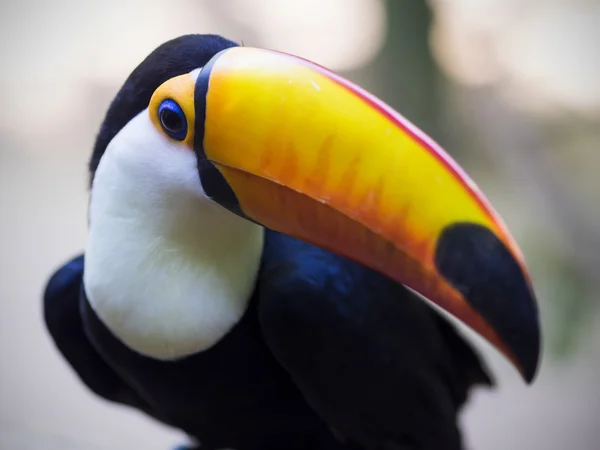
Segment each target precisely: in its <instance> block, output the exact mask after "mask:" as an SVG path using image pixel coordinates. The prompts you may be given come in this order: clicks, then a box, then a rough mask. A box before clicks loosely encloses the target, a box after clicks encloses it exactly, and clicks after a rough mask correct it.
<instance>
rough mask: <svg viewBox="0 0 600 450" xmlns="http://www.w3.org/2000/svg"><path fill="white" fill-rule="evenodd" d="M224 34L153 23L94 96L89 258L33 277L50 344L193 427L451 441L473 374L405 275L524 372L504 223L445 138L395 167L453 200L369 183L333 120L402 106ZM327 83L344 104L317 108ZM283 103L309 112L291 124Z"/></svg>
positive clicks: (360, 444) (97, 380) (517, 275)
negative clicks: (408, 167)
mask: <svg viewBox="0 0 600 450" xmlns="http://www.w3.org/2000/svg"><path fill="white" fill-rule="evenodd" d="M238 49H239V48H238ZM232 50H235V44H234V43H232V42H230V41H226V40H224V39H222V38H217V37H214V36H185V37H183V38H180V39H177V40H174V41H170V42H169V43H167V44H165V45H163V46H161V47H159V49H157V50H156V51H155V52H153V53H152V54H151V55H150V56H149V57H148V59H146V61H144V62H143V63H142V64H141V65H140V66H139V67H138V68H137V69H136V70H135V71H134V72H133V74H132V75H131V76H130V78H129V79H128V81H127V82H126V83H125V85H124V87H123V88H122V89H121V91H120V92H119V94H118V95H117V97H116V99H115V101H114V102H113V104H112V105H111V107H110V109H109V111H108V114H107V117H106V119H105V122H104V124H103V127H102V128H101V132H100V134H99V136H98V140H97V143H96V147H95V150H94V154H93V156H92V161H91V170H92V178H93V184H92V194H91V203H90V237H89V242H88V245H87V248H86V253H85V262H84V257H83V256H81V257H78V258H75V259H74V260H73V261H71V262H69V263H68V264H66V265H65V266H63V267H62V268H61V269H59V270H58V271H57V272H56V273H55V275H54V276H53V277H52V278H51V280H50V282H49V283H48V286H47V288H46V294H45V317H46V323H47V326H48V329H49V331H50V333H51V335H52V337H53V339H54V341H55V343H56V345H57V346H58V348H59V349H60V351H61V352H62V354H63V355H64V357H65V358H66V359H67V360H68V362H69V363H70V364H71V366H72V367H73V368H74V369H75V371H76V372H77V373H78V374H79V376H80V377H81V379H82V380H83V381H84V382H85V383H86V384H87V385H88V386H89V387H90V388H91V389H92V390H93V391H94V392H96V393H97V394H99V395H100V396H102V397H104V398H106V399H108V400H111V401H116V402H119V403H123V404H127V405H130V406H133V407H135V408H137V409H140V410H142V411H144V412H146V413H147V414H149V415H151V416H152V417H154V418H156V419H157V420H160V421H162V422H164V423H167V424H170V425H172V426H174V427H177V428H180V429H182V430H184V431H185V432H187V433H188V434H189V435H190V436H192V437H194V438H196V439H198V440H199V441H200V444H201V445H202V447H201V448H203V449H204V448H206V449H208V450H211V449H217V448H235V449H237V450H258V449H263V450H268V449H289V450H292V449H298V450H300V449H323V450H325V449H335V448H340V449H342V448H345V449H351V448H369V449H436V450H445V449H447V450H454V449H460V448H461V438H460V432H459V429H458V425H457V414H458V413H459V411H460V408H461V406H462V404H463V403H464V401H465V400H466V397H467V394H468V391H469V389H470V388H471V387H472V386H474V385H476V384H483V385H485V384H487V385H489V384H491V382H490V379H489V377H488V375H487V373H486V371H485V370H484V368H483V367H482V365H481V363H480V361H479V359H478V357H477V356H476V354H475V353H474V352H473V351H472V350H471V349H470V347H469V346H468V345H467V344H466V343H465V342H464V341H463V340H462V338H461V337H460V336H459V335H458V334H457V333H456V331H455V330H454V328H453V327H451V326H450V325H449V323H447V322H446V321H445V320H444V319H442V318H441V316H439V315H438V313H437V312H434V311H433V310H432V309H431V308H430V307H429V306H428V305H427V304H426V303H425V302H423V301H422V300H421V299H420V298H419V297H418V296H417V295H416V294H414V293H413V292H412V291H411V290H409V289H407V288H406V287H405V286H403V284H407V285H408V286H409V287H411V288H413V289H415V290H417V291H418V292H420V293H421V294H423V295H425V296H427V297H428V298H430V299H431V300H432V301H434V302H436V303H438V304H440V306H442V307H443V308H445V309H446V310H448V311H449V312H450V313H453V314H454V315H456V316H457V317H459V318H461V319H462V320H463V321H465V322H466V323H468V324H469V325H471V326H472V327H473V328H474V329H476V330H477V331H479V332H480V333H481V334H482V335H484V336H485V337H487V338H488V339H489V340H490V341H491V342H492V343H494V344H495V345H496V346H497V347H498V348H499V349H500V350H501V351H503V352H504V353H505V354H506V355H507V356H508V357H509V358H510V359H511V360H513V362H515V364H516V365H517V367H519V369H520V370H521V371H522V373H523V374H524V376H525V377H526V378H527V379H531V378H532V377H533V374H534V371H535V368H536V366H537V358H538V352H539V337H538V333H539V330H538V325H537V311H536V310H535V304H534V303H533V299H532V297H531V295H532V294H531V292H530V287H529V284H528V280H527V277H526V275H524V272H523V270H524V269H523V263H522V261H521V259H520V256H519V255H518V250H516V247H515V244H514V243H513V242H512V241H511V240H510V237H508V235H507V232H506V231H505V229H504V228H503V226H502V225H501V224H500V223H499V222H498V221H497V218H496V217H495V216H494V215H493V213H492V212H491V210H490V209H489V207H488V206H487V204H486V203H484V200H482V197H481V196H479V194H478V193H477V192H475V191H474V188H473V186H472V185H471V184H470V182H468V181H465V180H466V176H464V175H463V174H462V173H461V172H460V171H459V170H458V169H457V168H455V167H454V166H453V165H452V163H450V162H448V161H447V160H446V159H444V158H445V157H440V156H436V158H441V159H437V160H430V159H427V158H428V157H427V158H426V159H423V162H422V164H420V165H418V166H415V167H418V169H416V170H413V172H414V173H416V174H419V173H420V172H421V171H423V172H424V173H429V172H428V171H430V173H433V174H434V178H433V179H434V180H435V181H436V183H438V184H440V186H442V187H443V189H442V190H441V191H440V195H441V196H450V197H449V199H450V200H453V202H454V203H452V206H449V205H450V203H447V202H446V203H443V202H442V203H439V204H437V203H436V202H437V200H435V198H436V197H431V198H430V199H429V200H428V199H427V193H426V189H425V186H426V185H422V186H423V189H424V190H420V191H419V195H420V196H421V201H422V206H418V205H417V206H416V209H415V210H414V211H415V212H416V213H417V215H416V216H415V215H411V210H410V209H407V207H410V204H409V203H406V204H401V203H400V204H397V205H396V204H395V202H396V201H397V200H398V201H399V200H401V199H402V198H403V195H411V194H410V190H408V189H406V188H402V187H401V186H400V185H399V187H397V188H394V189H396V191H395V193H394V195H393V196H392V197H390V199H392V203H389V201H384V200H382V198H385V197H386V195H387V194H386V192H387V191H386V189H387V187H388V186H392V185H394V183H396V182H397V181H396V179H394V178H386V177H388V175H386V174H385V173H384V172H381V167H379V166H377V167H376V166H369V167H367V166H365V164H370V163H369V162H368V161H367V160H366V158H364V156H362V154H361V153H360V152H361V151H362V150H361V148H360V145H359V144H360V139H362V138H363V135H356V136H353V137H352V139H351V140H350V141H349V143H343V142H338V141H337V139H338V137H341V136H343V133H341V131H340V130H341V129H342V128H341V127H342V125H341V123H342V122H343V121H344V120H350V119H351V118H352V117H353V114H354V113H356V114H358V116H357V117H359V118H363V117H364V118H365V120H366V121H367V122H368V123H369V124H370V125H369V126H368V127H367V128H366V134H364V136H365V138H368V137H369V136H371V135H373V136H379V137H380V139H381V140H386V139H396V138H394V137H393V134H394V133H396V131H395V128H394V127H393V126H392V125H390V122H388V120H391V121H394V120H398V119H395V118H394V117H392V116H391V115H390V114H391V113H389V112H386V110H384V109H383V107H382V106H380V105H379V106H378V105H377V104H375V103H374V102H375V100H373V99H372V98H371V97H368V96H367V95H366V94H362V93H359V92H358V91H352V89H354V88H352V87H351V86H350V85H349V84H344V83H346V82H345V81H343V80H341V79H338V78H336V77H335V76H334V75H333V74H330V73H329V72H326V71H325V69H322V68H318V66H307V64H309V63H306V62H304V61H303V60H296V59H291V57H287V56H285V57H282V56H277V55H276V54H273V53H270V52H265V53H262V52H261V51H257V50H254V49H247V50H246V49H241V50H240V51H238V50H235V51H232ZM236 52H237V53H236ZM282 58H283V59H282ZM288 58H290V59H288ZM306 77H308V78H306ZM332 80H333V82H334V83H333V84H331V85H329V84H328V83H330V82H332ZM255 81H256V83H255ZM305 82H306V86H305V85H304V83H305ZM265 86H267V87H268V88H269V89H271V88H270V86H272V90H266V91H264V92H263V91H261V89H263V87H265ZM323 92H326V94H323ZM348 92H350V93H351V94H353V96H348V95H349V94H348ZM321 95H328V96H330V97H328V98H327V100H328V101H326V102H324V103H323V104H322V106H320V105H321V103H320V101H321V100H320V98H321ZM223 96H225V97H223ZM312 96H314V97H312ZM357 99H358V100H357ZM329 100H331V101H329ZM356 101H358V102H359V103H356ZM311 102H312V103H311ZM340 102H341V103H344V102H346V104H345V109H344V114H342V115H336V114H338V113H334V114H333V115H332V114H331V112H327V108H330V107H331V106H330V105H332V104H333V105H337V104H339V103H340ZM296 104H298V105H300V109H302V108H308V109H310V111H311V113H312V115H311V116H310V118H309V119H307V122H306V123H304V128H303V129H302V130H301V132H300V134H298V135H297V136H296V137H294V136H292V135H293V130H294V129H296V127H297V125H294V121H295V120H298V118H297V116H298V114H299V113H298V111H299V109H296V108H294V105H296ZM307 105H308V106H307ZM365 105H366V107H368V109H365V110H363V109H362V108H365ZM342 106H344V105H342ZM247 107H249V108H250V109H248V110H247V109H245V108H247ZM288 107H289V108H292V109H289V110H287V109H286V108H288ZM371 114H375V115H373V116H372V117H370V115H371ZM267 116H269V117H272V118H273V119H272V120H273V124H274V127H271V126H267V127H266V128H265V127H264V124H265V123H268V121H267V122H265V120H264V117H267ZM302 117H306V116H302ZM386 117H387V118H386ZM348 118H350V119H348ZM384 118H385V119H384ZM302 120H304V119H302ZM330 121H333V122H331V123H330ZM354 128H360V127H358V126H350V128H348V131H349V132H350V134H351V133H352V132H355V131H356V130H354ZM351 129H352V130H353V131H350V130H351ZM399 129H400V128H399ZM157 130H158V131H159V134H158V135H157ZM402 130H403V131H402V133H412V132H411V131H410V130H409V131H407V129H404V128H402ZM321 131H323V132H324V133H325V138H324V139H321V138H319V137H318V136H317V135H318V134H319V133H320V132H321ZM160 133H164V136H163V135H162V134H160ZM331 133H334V134H331ZM404 135H405V134H403V136H404ZM281 136H284V137H285V140H283V141H281V140H280V139H282V138H281ZM390 136H391V137H390ZM411 136H413V135H412V134H411ZM414 136H416V135H414ZM311 139H316V141H315V142H316V143H318V145H317V147H315V143H313V142H312V141H311ZM402 139H404V138H402ZM411 139H412V138H411ZM402 142H403V141H397V142H396V143H400V144H402V146H403V148H406V149H407V151H410V152H415V151H420V150H415V149H417V147H414V149H413V147H411V146H412V145H413V144H411V142H412V143H415V142H418V143H420V144H419V145H423V146H426V145H429V144H427V143H426V142H425V141H424V140H423V138H422V137H419V138H416V137H415V138H414V140H410V141H408V143H407V142H404V143H402ZM415 145H416V144H415ZM387 146H388V144H386V143H385V142H383V141H382V142H379V143H378V145H377V146H375V147H374V149H373V151H377V149H378V148H382V149H386V148H387ZM190 148H193V150H194V151H193V152H190V151H189V149H190ZM225 149H228V150H227V151H225ZM315 149H317V150H318V152H317V153H315V157H316V160H315V163H316V165H314V166H313V165H312V163H310V164H309V163H308V162H307V161H309V159H310V158H311V157H312V156H310V155H311V152H312V151H314V150H315ZM385 151H387V150H385ZM390 151H391V150H390ZM431 151H432V152H434V150H431ZM437 151H438V150H435V152H437ZM353 152H354V154H355V156H354V157H352V154H353ZM357 152H359V153H357ZM282 154H283V155H284V156H285V157H284V160H285V163H284V164H283V165H278V164H279V163H278V162H277V161H278V159H279V158H281V155H282ZM414 154H415V158H421V156H419V155H420V153H414ZM436 154H437V153H436ZM440 154H441V153H440ZM253 155H256V157H255V156H253ZM332 160H333V161H335V160H340V161H342V162H340V163H339V164H338V165H333V166H332V164H333V162H332ZM375 160H377V158H375ZM435 161H437V162H435ZM392 163H393V161H391V162H390V161H385V164H387V165H392V166H393V164H392ZM306 164H308V165H306ZM363 166H365V167H364V168H363ZM423 167H425V168H424V169H422V168H423ZM338 171H339V176H340V177H341V178H340V181H339V183H338V184H336V185H335V186H332V185H330V184H328V180H331V179H335V177H336V176H337V175H336V173H337V172H338ZM198 174H199V175H200V176H199V179H200V182H198ZM303 174H304V175H303ZM362 174H365V177H366V176H367V175H368V174H371V175H375V177H374V178H373V177H371V175H369V177H370V178H369V177H367V178H365V179H364V180H362V179H361V176H362ZM445 177H450V178H448V179H446V178H445ZM455 178H456V179H458V180H459V181H460V183H456V182H454V181H451V180H454V179H455ZM267 182H268V183H272V182H274V183H273V184H267ZM411 182H412V183H416V184H417V185H418V184H419V183H422V179H421V178H420V177H417V176H415V177H414V180H413V181H410V176H409V177H408V178H407V181H406V183H405V184H404V185H403V186H406V185H408V184H410V183H411ZM365 183H366V184H365ZM369 186H371V187H369ZM288 188H289V189H288ZM360 189H365V190H364V193H361V191H360ZM403 189H404V191H403ZM433 189H437V187H435V186H434V188H433ZM412 192H415V191H414V190H413V191H412ZM353 198H355V199H356V202H357V203H356V205H355V206H353V207H351V206H350V205H351V201H353V200H352V199H353ZM473 199H474V200H473ZM314 200H317V201H316V202H314ZM386 205H387V206H386ZM349 208H350V209H349ZM382 208H387V209H386V210H385V211H383V209H382ZM389 208H392V209H389ZM394 208H397V212H394ZM398 213H401V215H398ZM386 217H391V218H392V219H393V220H391V221H390V222H387V221H385V220H384V219H386ZM183 219H185V220H183ZM386 220H387V219H386ZM399 220H400V221H399ZM419 223H422V224H423V227H422V228H414V226H415V224H416V225H418V224H419ZM363 225H364V227H363ZM440 226H441V227H442V228H441V231H440V229H439V228H438V227H440ZM361 227H363V228H361ZM429 230H430V231H429ZM317 231H318V233H317ZM390 232H391V234H389V233H390ZM431 252H433V253H431ZM400 282H402V284H401V283H400ZM509 310H510V311H509ZM515 311H516V312H515Z"/></svg>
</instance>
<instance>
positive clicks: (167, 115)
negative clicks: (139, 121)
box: [158, 99, 188, 141]
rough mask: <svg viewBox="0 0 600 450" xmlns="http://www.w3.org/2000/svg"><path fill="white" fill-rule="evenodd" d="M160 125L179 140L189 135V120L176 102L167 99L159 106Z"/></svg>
mask: <svg viewBox="0 0 600 450" xmlns="http://www.w3.org/2000/svg"><path fill="white" fill-rule="evenodd" d="M158 118H159V120H160V125H161V127H162V128H163V130H165V133H167V134H168V135H169V136H171V137H172V138H173V139H175V140H178V141H183V140H184V139H185V137H186V136H187V129H188V126H187V120H186V118H185V114H184V113H183V110H182V109H181V106H179V105H178V104H177V103H176V102H174V101H173V100H170V99H169V100H165V101H163V102H162V103H161V104H160V106H159V107H158Z"/></svg>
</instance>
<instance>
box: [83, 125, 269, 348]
mask: <svg viewBox="0 0 600 450" xmlns="http://www.w3.org/2000/svg"><path fill="white" fill-rule="evenodd" d="M148 122H149V119H147V115H146V116H144V114H143V113H142V115H140V116H138V117H137V118H136V119H134V120H133V121H132V122H130V123H129V124H128V125H127V127H134V130H129V132H127V130H126V129H124V130H123V134H124V136H120V135H117V137H116V138H115V139H114V140H113V142H112V143H111V145H110V146H109V147H108V149H107V150H106V153H105V154H104V156H103V157H102V160H101V161H100V165H99V167H98V170H97V172H96V174H95V178H94V183H93V187H92V196H91V202H90V231H89V238H88V245H87V249H86V267H85V275H84V283H85V289H86V294H87V296H88V298H89V300H90V303H91V305H92V307H93V308H94V310H95V311H96V313H97V314H98V316H99V317H100V319H101V320H102V321H103V322H104V323H105V324H106V326H107V327H108V328H109V329H110V330H111V331H112V332H113V333H114V334H115V335H116V336H117V337H118V338H119V339H120V340H121V341H123V343H125V344H126V345H127V346H129V347H130V348H132V349H133V350H135V351H137V352H139V353H141V354H144V355H146V356H150V357H154V358H157V359H174V358H180V357H183V356H187V355H190V354H193V353H197V352H199V351H202V350H205V349H207V348H209V347H211V346H212V345H214V344H215V343H216V342H218V341H219V340H220V339H221V338H222V337H223V336H224V335H225V334H226V333H227V332H228V331H229V330H230V329H231V328H232V327H233V326H234V325H235V323H237V322H238V321H239V319H240V318H241V316H242V315H243V314H244V312H245V310H246V307H247V304H248V301H249V299H250V297H251V295H252V293H253V290H254V283H255V280H256V275H257V272H258V268H259V265H260V258H261V254H262V242H263V229H262V228H261V227H259V226H257V225H255V224H252V223H250V222H248V221H246V220H244V219H241V218H239V217H237V216H235V215H233V214H232V213H230V212H228V211H227V210H225V209H223V208H222V207H220V206H219V205H216V204H215V203H212V202H211V201H210V200H208V199H207V198H206V197H205V196H204V195H203V192H202V188H201V187H200V182H199V180H198V175H197V169H196V159H195V156H194V155H193V154H192V153H191V152H187V153H184V152H182V153H178V154H175V155H174V154H172V153H171V154H169V151H167V150H166V149H165V148H162V149H161V148H156V146H155V147H154V148H149V147H148V146H147V145H145V143H144V142H143V136H144V135H145V134H144V128H145V127H147V126H152V125H151V124H149V123H148ZM127 127H126V128H127ZM135 127H137V128H140V129H136V128H135ZM128 135H129V136H136V137H137V139H131V137H129V138H127V136H128ZM170 151H174V150H172V149H171V150H170ZM175 151H180V150H175Z"/></svg>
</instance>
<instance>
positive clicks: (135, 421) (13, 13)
mask: <svg viewBox="0 0 600 450" xmlns="http://www.w3.org/2000/svg"><path fill="white" fill-rule="evenodd" d="M197 32H200V33H207V32H213V33H219V34H222V35H224V36H226V37H228V38H230V39H234V40H237V41H243V42H244V44H245V45H251V46H263V47H269V48H275V49H279V50H284V51H287V52H291V53H295V54H298V55H301V56H304V57H306V58H309V59H312V60H314V61H316V62H318V63H321V64H323V65H325V66H328V67H329V68H331V69H333V70H336V71H338V72H341V73H342V74H343V75H344V76H346V77H348V78H350V79H351V80H353V81H355V82H357V83H358V84H360V85H361V86H363V87H365V88H366V89H367V90H369V91H371V92H373V93H374V94H376V95H377V96H379V97H381V98H383V99H384V100H385V101H386V102H388V103H389V104H391V105H392V106H393V107H394V108H395V109H397V110H399V111H400V112H401V113H402V114H403V115H404V116H406V117H407V118H409V119H410V120H411V121H412V122H414V123H415V124H417V125H418V126H419V127H420V128H422V129H424V130H425V131H426V132H427V133H428V134H430V135H431V136H432V137H433V138H434V139H436V140H437V141H438V142H439V143H441V144H442V146H443V147H444V148H446V149H447V150H448V152H449V153H450V154H451V155H452V156H453V157H454V158H455V159H457V160H458V162H459V163H460V164H461V165H462V166H463V167H464V168H465V169H466V170H467V172H468V173H470V175H471V176H472V177H473V178H474V179H475V181H476V182H477V183H478V184H479V186H480V187H481V188H482V189H483V191H484V192H485V193H486V194H487V196H488V197H489V199H490V200H491V201H492V203H493V204H494V205H495V206H496V208H497V210H498V211H499V212H500V213H501V215H502V216H503V217H504V219H505V221H506V222H507V223H508V225H509V227H510V228H511V230H512V232H513V233H514V236H515V237H516V239H517V241H518V242H519V243H520V245H521V246H522V249H523V251H524V253H525V256H526V260H527V262H528V265H529V267H530V269H531V272H532V276H533V280H534V284H535V286H536V290H537V293H538V297H539V302H540V308H541V314H542V323H543V333H544V342H545V346H544V355H543V364H542V368H541V372H540V374H539V377H538V379H537V381H536V383H535V384H534V385H533V386H531V387H528V386H525V385H524V383H523V382H522V381H521V380H520V378H519V377H518V375H517V373H516V372H515V371H514V370H513V369H512V367H511V366H509V365H508V363H507V362H506V361H505V360H504V359H503V358H501V357H500V356H499V355H498V354H497V353H496V352H495V351H493V350H491V348H490V347H489V346H487V345H486V344H485V343H483V342H482V341H481V340H480V339H478V338H476V337H474V336H472V334H470V336H471V337H473V341H474V342H475V344H476V345H477V347H478V348H479V349H481V351H482V352H483V353H484V355H485V358H486V360H487V361H488V363H489V365H490V366H491V368H492V370H493V372H494V373H495V375H496V379H497V381H498V387H497V388H496V389H495V390H493V391H490V390H487V391H483V390H481V391H477V392H476V393H475V394H474V395H473V396H472V398H471V402H470V403H469V405H468V407H467V408H466V410H465V411H464V414H463V415H462V418H461V420H462V422H463V429H464V434H465V439H466V442H467V445H468V448H470V449H479V450H501V449H512V450H520V449H545V450H562V449H567V448H568V449H572V450H597V449H598V442H600V421H599V417H600V381H599V376H598V374H599V373H600V372H599V369H600V345H599V344H600V308H599V305H600V302H599V298H598V293H599V292H600V289H599V288H600V272H599V268H600V181H599V180H598V177H599V173H598V172H599V169H600V51H598V44H599V43H600V2H598V1H595V0H589V1H586V0H430V1H429V2H421V1H418V0H388V1H385V0H302V1H298V0H219V1H216V0H214V1H210V0H204V1H202V0H179V1H173V0H171V1H169V2H166V1H149V0H137V1H132V0H126V1H125V0H119V1H117V0H103V1H95V2H92V1H90V2H81V1H76V0H55V1H53V2H46V1H31V0H29V1H25V0H20V1H2V2H0V61H1V63H0V64H1V66H0V97H1V98H2V107H1V108H0V239H1V241H0V242H1V244H2V252H1V253H0V448H1V449H31V448H39V449H55V448H56V449H59V448H60V449H71V448H73V449H76V448H80V449H88V448H89V449H98V450H102V449H104V450H109V449H114V450H126V449H132V448H144V449H147V450H166V449H168V448H170V447H171V446H173V445H175V444H178V443H182V442H183V440H184V437H183V436H182V435H180V434H179V433H178V432H176V431H173V430H171V429H168V428H165V427H163V426H161V425H158V424H156V423H154V422H152V421H151V420H149V419H147V418H145V417H144V416H142V415H141V414H139V413H137V412H135V411H131V410H129V409H126V408H122V407H115V406H113V405H111V404H108V403H106V402H104V401H102V400H100V399H98V398H96V397H94V396H93V395H92V394H91V393H90V392H89V391H88V390H87V389H86V388H84V387H83V386H82V384H81V383H80V382H79V381H78V379H77V378H76V377H75V375H74V373H73V372H72V371H71V369H70V368H69V367H68V366H67V365H66V363H65V362H64V361H63V360H62V358H61V357H60V356H59V354H58V352H57V350H55V348H54V346H53V344H52V343H51V341H50V339H49V336H48V335H47V333H46V330H45V327H44V325H43V322H42V315H41V293H42V289H43V287H44V283H45V281H46V280H47V278H48V276H49V275H50V274H51V272H52V271H53V270H54V269H56V268H57V267H58V265H59V264H62V263H63V262H64V261H65V260H67V259H68V258H70V257H71V256H73V255H75V254H77V253H79V252H81V251H82V249H83V248H84V245H85V240H86V220H87V219H86V218H87V180H88V176H87V171H86V163H87V159H88V157H89V155H90V152H91V148H92V144H93V141H94V138H95V134H96V132H97V130H98V127H99V125H100V123H101V121H102V119H103V115H104V113H105V111H106V108H107V107H108V104H109V102H110V101H111V99H112V97H113V95H114V94H115V93H116V91H117V90H118V88H119V87H120V85H121V83H122V82H123V81H124V79H125V78H126V76H127V75H128V74H129V73H130V71H131V70H132V69H133V68H134V67H135V66H136V65H137V64H138V63H139V62H141V60H142V59H143V58H144V57H145V56H146V55H147V54H148V53H149V52H150V51H152V50H153V49H154V48H155V47H156V46H158V45H159V44H161V43H162V42H164V41H166V40H168V39H171V38H173V37H176V36H178V35H181V34H185V33H197Z"/></svg>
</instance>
